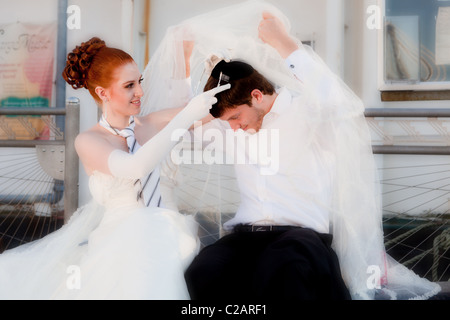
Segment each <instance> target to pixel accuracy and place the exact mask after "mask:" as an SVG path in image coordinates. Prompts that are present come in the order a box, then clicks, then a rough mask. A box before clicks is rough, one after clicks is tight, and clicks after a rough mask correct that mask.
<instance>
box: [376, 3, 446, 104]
mask: <svg viewBox="0 0 450 320" xmlns="http://www.w3.org/2000/svg"><path fill="white" fill-rule="evenodd" d="M380 7H381V9H382V12H383V13H384V15H383V16H384V23H383V28H382V29H381V30H380V37H379V40H380V46H379V47H380V51H379V57H380V61H379V62H380V64H379V68H380V70H379V71H380V72H379V80H380V86H379V87H380V90H381V91H422V93H420V94H421V95H422V96H424V92H423V91H429V93H432V94H431V95H428V96H429V97H432V95H433V94H434V95H435V94H436V93H437V94H438V95H437V96H436V97H437V98H438V97H440V98H441V99H442V98H446V99H448V98H449V97H450V94H449V93H450V0H380ZM443 91H444V92H443ZM445 91H448V92H445ZM391 96H392V95H391ZM425 96H426V94H425ZM402 97H403V99H402V100H418V99H414V97H413V95H411V96H410V97H409V98H410V99H407V96H406V95H405V94H404V93H403V95H402ZM416 98H417V95H416Z"/></svg>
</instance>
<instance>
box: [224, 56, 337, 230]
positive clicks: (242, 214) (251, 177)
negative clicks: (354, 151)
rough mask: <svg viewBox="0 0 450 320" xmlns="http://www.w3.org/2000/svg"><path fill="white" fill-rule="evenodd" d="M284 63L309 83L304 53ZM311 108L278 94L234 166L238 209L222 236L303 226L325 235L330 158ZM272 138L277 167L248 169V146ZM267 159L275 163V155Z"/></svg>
mask: <svg viewBox="0 0 450 320" xmlns="http://www.w3.org/2000/svg"><path fill="white" fill-rule="evenodd" d="M286 63H287V64H288V66H289V68H290V69H291V70H292V71H293V72H294V74H295V75H296V76H297V78H299V79H300V80H303V79H305V80H307V78H305V77H307V76H308V74H309V73H310V72H313V71H314V66H312V65H311V63H314V62H313V61H311V59H310V58H309V56H308V55H307V54H306V53H304V52H303V51H302V50H298V51H296V52H294V53H293V54H292V55H291V56H290V57H289V58H288V59H287V60H286ZM317 89H318V90H320V88H317ZM312 108H313V107H312V106H309V105H305V103H304V100H303V99H302V96H301V95H300V96H293V94H291V92H289V90H287V89H285V88H282V89H281V90H279V91H278V96H277V98H276V100H275V103H274V105H273V107H272V109H271V111H270V112H269V113H268V114H266V116H265V117H264V120H263V124H262V127H261V130H260V131H259V132H258V133H256V134H253V135H251V134H248V135H247V138H248V145H247V147H246V148H245V150H244V149H241V152H245V157H246V162H245V164H236V165H235V170H236V178H237V181H238V185H239V189H240V194H241V203H240V206H239V208H238V210H237V212H236V215H235V216H234V217H233V218H232V219H231V220H229V221H228V222H226V223H225V224H224V228H225V229H226V230H230V229H232V228H233V227H234V226H235V225H236V224H251V225H291V226H302V227H306V228H311V229H313V230H315V231H317V232H321V233H328V232H329V220H330V217H329V215H330V210H329V209H330V201H331V183H332V177H333V169H334V158H333V156H332V155H331V153H328V152H327V151H326V149H327V148H326V147H324V146H323V145H321V144H322V143H326V139H320V138H317V134H318V133H319V134H320V132H319V131H320V130H318V128H317V127H316V128H314V127H313V126H312V124H311V123H310V122H311V121H308V119H309V118H308V115H309V114H310V113H311V112H314V110H312ZM272 130H275V131H272ZM270 132H275V133H276V134H278V136H279V144H278V146H275V147H274V146H273V145H272V148H271V151H272V152H277V153H278V164H277V165H272V167H271V168H270V169H269V171H270V170H272V172H267V167H264V165H261V164H259V163H256V164H251V163H254V162H255V161H251V154H249V149H250V148H251V147H249V146H251V145H252V144H253V145H254V144H255V143H257V141H258V136H260V135H261V134H262V133H264V134H266V135H269V136H271V137H272V136H274V137H276V134H274V135H272V134H271V133H270ZM241 134H243V133H242V132H241ZM271 158H272V160H273V159H276V157H274V156H273V155H272V156H271Z"/></svg>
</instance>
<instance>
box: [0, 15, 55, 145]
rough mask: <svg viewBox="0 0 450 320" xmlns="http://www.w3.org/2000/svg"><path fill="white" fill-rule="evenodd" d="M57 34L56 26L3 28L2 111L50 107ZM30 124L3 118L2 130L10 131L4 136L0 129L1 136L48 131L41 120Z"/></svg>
mask: <svg viewBox="0 0 450 320" xmlns="http://www.w3.org/2000/svg"><path fill="white" fill-rule="evenodd" d="M56 33H57V25H56V23H48V24H42V25H35V24H27V23H11V24H6V25H0V107H1V108H38V107H40V108H42V107H50V104H51V99H52V89H53V78H54V61H55V42H56ZM22 122H23V121H22ZM27 124H29V125H31V127H28V128H26V125H25V126H24V125H23V123H22V124H19V123H18V122H17V121H16V120H15V119H13V118H11V117H9V118H7V119H6V120H5V119H3V121H2V125H1V129H3V131H9V132H8V133H5V132H3V134H2V132H1V130H0V136H2V135H4V134H7V135H8V139H11V138H13V139H17V138H18V139H22V138H26V137H28V138H37V137H39V136H41V134H42V131H45V130H47V129H46V128H47V125H46V124H45V121H43V120H42V119H40V118H35V119H29V120H28V123H27ZM33 136H34V137H33ZM2 138H3V137H2Z"/></svg>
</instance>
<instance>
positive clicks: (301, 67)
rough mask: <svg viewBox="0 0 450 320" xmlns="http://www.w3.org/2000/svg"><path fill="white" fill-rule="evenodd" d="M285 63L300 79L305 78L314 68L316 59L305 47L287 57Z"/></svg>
mask: <svg viewBox="0 0 450 320" xmlns="http://www.w3.org/2000/svg"><path fill="white" fill-rule="evenodd" d="M285 63H286V65H287V67H288V68H289V70H291V72H292V73H293V74H294V75H295V76H296V77H297V78H298V79H300V80H302V81H303V80H304V78H305V77H306V76H307V74H308V73H309V72H311V71H312V70H313V68H314V67H313V66H314V63H315V62H314V61H313V60H312V59H311V57H310V56H309V54H308V53H307V52H306V50H305V49H298V50H295V51H294V52H292V53H291V54H290V55H289V57H287V58H286V60H285Z"/></svg>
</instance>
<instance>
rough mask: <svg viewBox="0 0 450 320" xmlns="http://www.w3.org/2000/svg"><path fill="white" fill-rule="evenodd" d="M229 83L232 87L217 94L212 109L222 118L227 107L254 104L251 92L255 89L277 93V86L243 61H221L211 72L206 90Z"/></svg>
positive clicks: (215, 115) (265, 92)
mask: <svg viewBox="0 0 450 320" xmlns="http://www.w3.org/2000/svg"><path fill="white" fill-rule="evenodd" d="M219 81H220V83H219ZM227 83H230V84H231V88H230V89H229V90H225V91H223V92H221V93H218V94H216V98H217V103H216V104H214V105H213V106H212V108H211V110H210V113H211V115H212V116H213V117H214V118H220V117H221V116H222V115H223V113H224V112H225V110H226V109H233V108H236V107H237V106H239V105H243V104H246V105H249V106H252V97H251V93H252V91H253V90H255V89H258V90H260V91H261V92H262V93H263V94H267V95H272V94H274V93H275V87H274V86H273V85H272V84H271V83H270V82H269V81H268V80H267V79H266V78H265V77H264V76H263V75H261V74H260V73H259V72H258V71H256V70H255V69H253V67H252V66H250V65H249V64H247V63H245V62H242V61H230V62H226V61H224V60H222V61H221V62H219V63H218V64H217V65H216V66H215V67H214V69H213V71H212V72H211V76H210V77H209V79H208V81H207V82H206V85H205V88H204V91H208V90H211V89H213V88H215V87H217V86H218V85H219V84H220V85H224V84H227Z"/></svg>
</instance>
